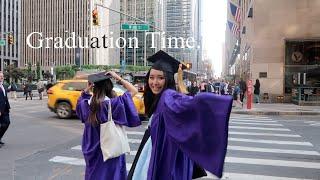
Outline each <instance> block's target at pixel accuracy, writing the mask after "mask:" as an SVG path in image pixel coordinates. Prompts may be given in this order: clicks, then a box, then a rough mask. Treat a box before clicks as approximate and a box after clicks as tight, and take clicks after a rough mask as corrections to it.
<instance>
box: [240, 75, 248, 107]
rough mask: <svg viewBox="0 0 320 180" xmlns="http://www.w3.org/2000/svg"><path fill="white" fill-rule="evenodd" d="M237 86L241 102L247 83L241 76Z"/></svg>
mask: <svg viewBox="0 0 320 180" xmlns="http://www.w3.org/2000/svg"><path fill="white" fill-rule="evenodd" d="M239 86H240V101H241V102H242V103H243V99H244V96H245V95H246V91H247V83H246V82H245V81H244V80H243V79H242V78H241V80H240V82H239Z"/></svg>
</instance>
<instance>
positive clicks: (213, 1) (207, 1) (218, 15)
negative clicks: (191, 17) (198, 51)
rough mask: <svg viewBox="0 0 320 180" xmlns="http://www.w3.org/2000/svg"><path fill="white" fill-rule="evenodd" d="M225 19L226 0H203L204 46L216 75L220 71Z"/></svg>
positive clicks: (219, 73)
mask: <svg viewBox="0 0 320 180" xmlns="http://www.w3.org/2000/svg"><path fill="white" fill-rule="evenodd" d="M200 1H202V0H200ZM226 19H227V2H226V0H203V41H204V47H205V50H206V53H207V56H208V57H209V58H210V59H211V61H212V64H213V66H214V71H215V75H217V76H220V75H221V71H222V46H223V43H224V39H225V29H226Z"/></svg>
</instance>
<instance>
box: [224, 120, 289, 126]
mask: <svg viewBox="0 0 320 180" xmlns="http://www.w3.org/2000/svg"><path fill="white" fill-rule="evenodd" d="M230 124H238V125H261V126H283V125H282V124H270V123H254V122H253V123H251V122H234V121H231V122H230Z"/></svg>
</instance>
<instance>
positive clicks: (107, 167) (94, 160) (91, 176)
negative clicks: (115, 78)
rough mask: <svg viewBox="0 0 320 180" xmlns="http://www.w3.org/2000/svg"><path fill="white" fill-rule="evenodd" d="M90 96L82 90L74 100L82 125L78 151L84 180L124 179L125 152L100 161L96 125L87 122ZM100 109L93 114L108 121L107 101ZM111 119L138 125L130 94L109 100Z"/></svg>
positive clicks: (122, 123)
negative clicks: (82, 130)
mask: <svg viewBox="0 0 320 180" xmlns="http://www.w3.org/2000/svg"><path fill="white" fill-rule="evenodd" d="M90 97H91V95H90V94H86V93H82V95H81V97H80V98H79V99H78V103H77V108H76V112H77V115H78V117H79V118H80V119H81V121H82V122H83V123H84V124H85V127H84V132H83V139H82V152H83V156H84V159H85V162H86V171H85V179H86V180H99V179H100V180H106V179H107V180H125V179H127V170H126V160H125V155H121V156H119V157H116V158H113V159H109V160H107V161H105V162H104V161H103V157H102V152H101V149H100V126H96V127H94V126H92V125H91V124H90V123H89V122H88V116H89V111H90V109H89V104H88V100H89V99H90ZM101 107H102V109H101V111H100V112H99V113H98V115H97V117H98V119H99V120H100V121H101V122H106V121H107V120H108V108H107V107H108V100H105V101H104V102H103V103H102V106H101ZM111 107H112V118H113V120H114V122H115V123H116V124H120V125H124V126H128V127H136V126H139V125H141V122H140V120H139V116H138V113H137V110H136V109H135V106H134V103H133V100H132V97H131V94H130V93H129V92H126V93H124V94H123V95H122V96H119V97H116V98H112V99H111Z"/></svg>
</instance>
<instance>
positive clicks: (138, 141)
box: [128, 139, 141, 144]
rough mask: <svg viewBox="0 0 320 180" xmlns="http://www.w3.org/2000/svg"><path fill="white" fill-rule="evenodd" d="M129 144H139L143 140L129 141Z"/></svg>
mask: <svg viewBox="0 0 320 180" xmlns="http://www.w3.org/2000/svg"><path fill="white" fill-rule="evenodd" d="M128 141H129V143H133V144H137V143H140V142H141V139H128Z"/></svg>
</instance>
